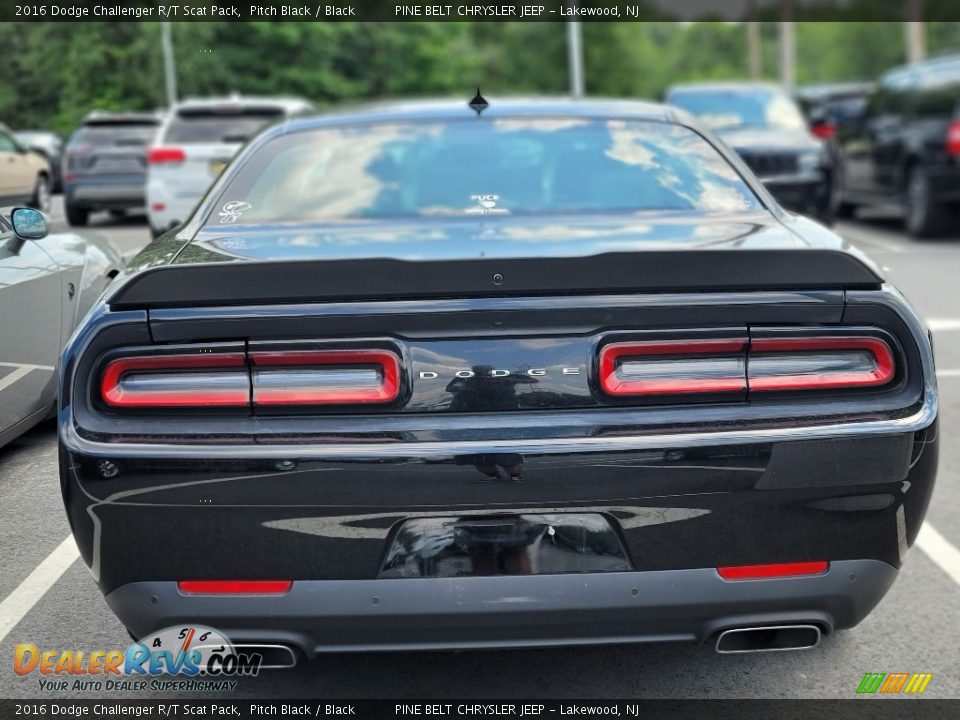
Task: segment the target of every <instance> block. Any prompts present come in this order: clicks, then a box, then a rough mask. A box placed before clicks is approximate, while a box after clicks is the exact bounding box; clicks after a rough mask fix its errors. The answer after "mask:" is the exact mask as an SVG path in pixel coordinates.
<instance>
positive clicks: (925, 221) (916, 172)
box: [904, 165, 947, 238]
mask: <svg viewBox="0 0 960 720" xmlns="http://www.w3.org/2000/svg"><path fill="white" fill-rule="evenodd" d="M904 201H905V203H906V216H905V218H904V224H905V225H906V228H907V232H908V233H910V234H911V235H912V236H913V237H917V238H929V237H936V236H937V235H939V234H940V233H941V232H942V231H943V227H944V224H945V221H946V216H947V208H946V207H945V206H943V205H938V204H937V203H935V202H934V200H933V194H932V192H931V189H930V177H929V175H928V174H927V171H926V170H925V169H924V168H923V166H921V165H913V166H911V167H910V168H909V170H908V171H907V184H906V188H905V189H904Z"/></svg>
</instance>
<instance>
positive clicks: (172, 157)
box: [147, 147, 187, 165]
mask: <svg viewBox="0 0 960 720" xmlns="http://www.w3.org/2000/svg"><path fill="white" fill-rule="evenodd" d="M186 159H187V154H186V153H185V152H184V151H183V149H182V148H178V147H152V148H150V152H149V153H147V162H148V163H150V164H151V165H163V164H166V163H181V162H183V161H184V160H186Z"/></svg>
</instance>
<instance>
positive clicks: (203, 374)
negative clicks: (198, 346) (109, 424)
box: [100, 353, 250, 408]
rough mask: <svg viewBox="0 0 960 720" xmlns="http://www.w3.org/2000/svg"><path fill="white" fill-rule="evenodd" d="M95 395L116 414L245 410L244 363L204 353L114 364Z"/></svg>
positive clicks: (247, 395)
mask: <svg viewBox="0 0 960 720" xmlns="http://www.w3.org/2000/svg"><path fill="white" fill-rule="evenodd" d="M100 395H101V397H102V398H103V401H104V402H105V403H107V404H108V405H111V406H113V407H120V408H147V407H154V408H163V407H170V408H172V407H204V406H219V407H225V406H226V407H239V406H247V405H249V404H250V380H249V377H248V375H247V368H246V357H245V356H244V354H243V353H210V354H196V355H193V354H190V355H151V356H147V357H143V356H138V357H124V358H118V359H116V360H112V361H111V362H109V363H108V364H107V366H106V368H105V369H104V371H103V377H102V379H101V381H100Z"/></svg>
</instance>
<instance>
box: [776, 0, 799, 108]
mask: <svg viewBox="0 0 960 720" xmlns="http://www.w3.org/2000/svg"><path fill="white" fill-rule="evenodd" d="M780 18H781V20H780V84H781V85H783V87H784V89H785V90H787V91H788V92H791V91H792V90H793V87H794V85H795V84H796V75H797V72H796V54H797V50H796V46H795V43H794V37H793V2H792V0H780Z"/></svg>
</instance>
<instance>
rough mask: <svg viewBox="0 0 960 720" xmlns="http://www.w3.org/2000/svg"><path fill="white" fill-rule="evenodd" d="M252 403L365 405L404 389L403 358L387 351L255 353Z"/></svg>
mask: <svg viewBox="0 0 960 720" xmlns="http://www.w3.org/2000/svg"><path fill="white" fill-rule="evenodd" d="M250 360H251V362H252V363H253V404H254V406H255V407H256V406H267V405H366V404H385V403H390V402H393V401H394V400H396V399H397V397H398V396H399V394H400V358H399V357H397V355H396V354H395V353H393V352H390V351H389V350H376V349H374V350H279V351H259V352H251V353H250Z"/></svg>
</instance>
